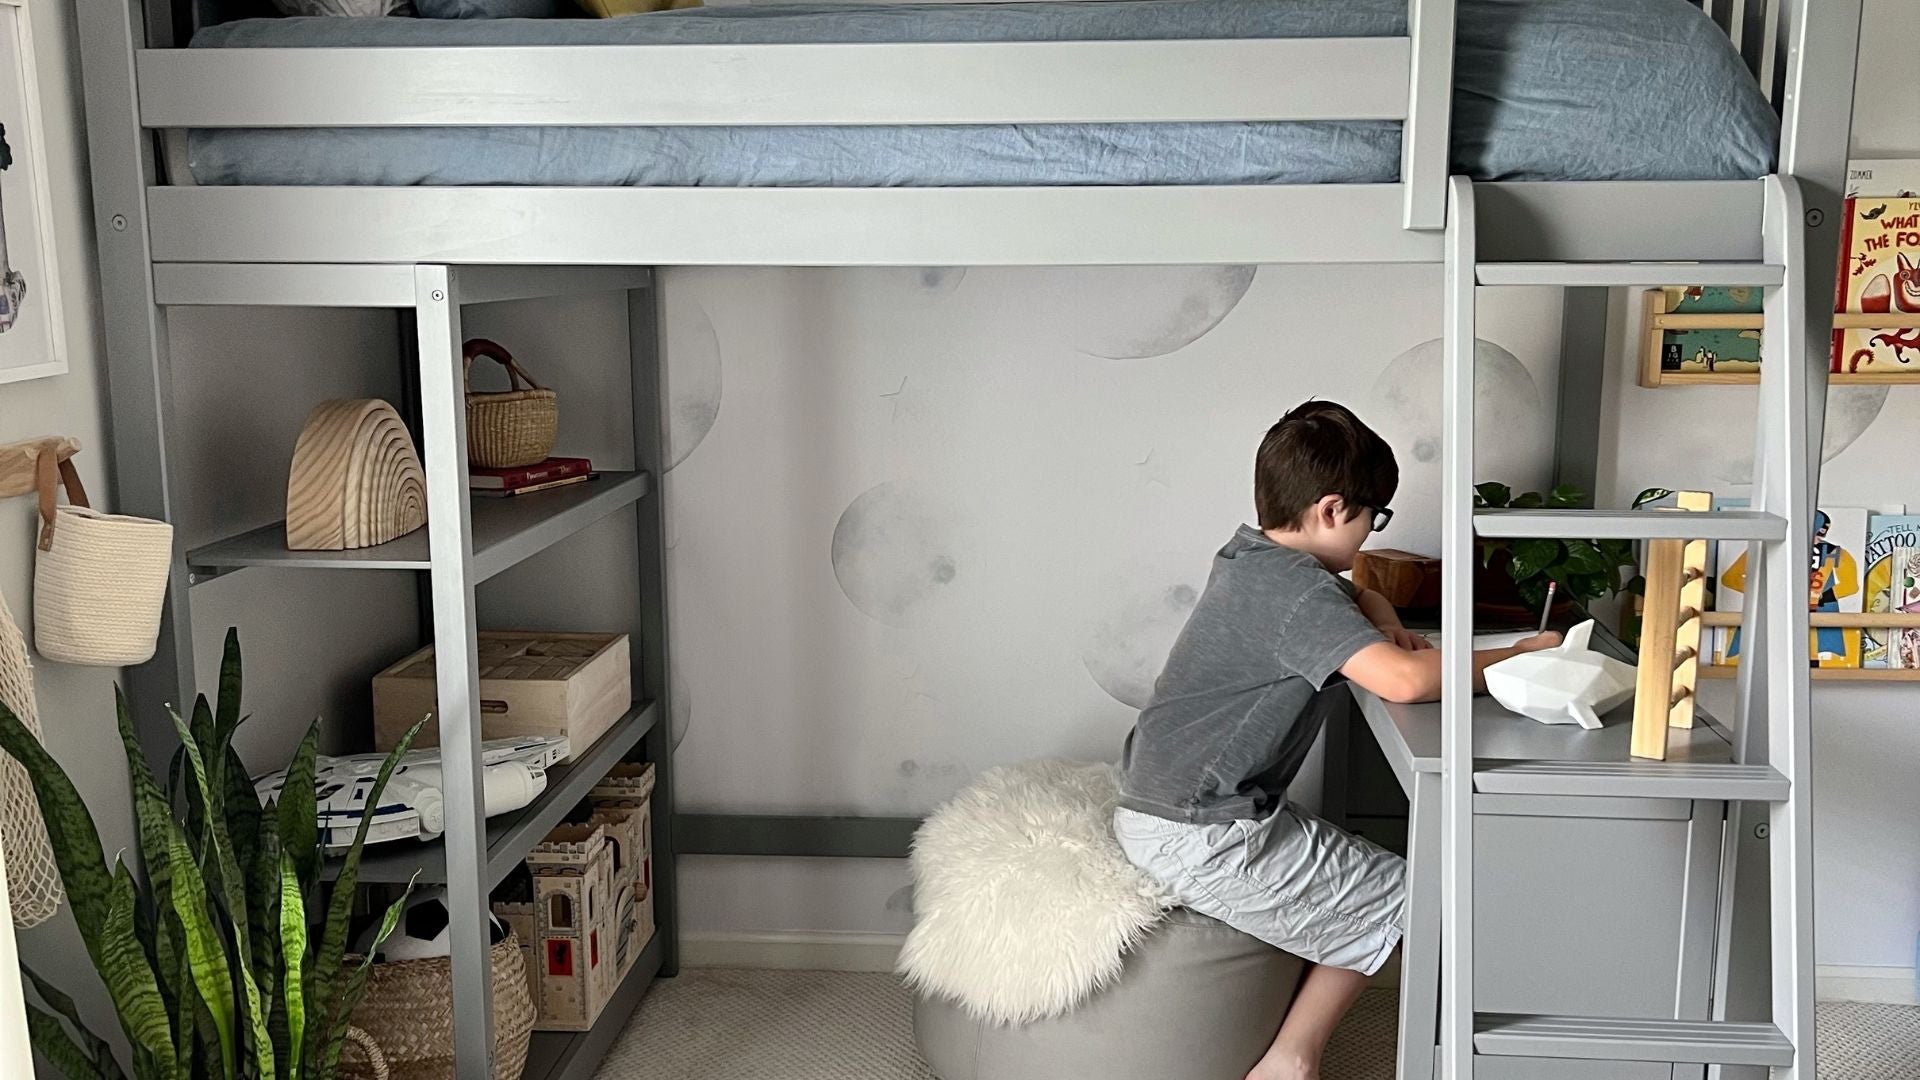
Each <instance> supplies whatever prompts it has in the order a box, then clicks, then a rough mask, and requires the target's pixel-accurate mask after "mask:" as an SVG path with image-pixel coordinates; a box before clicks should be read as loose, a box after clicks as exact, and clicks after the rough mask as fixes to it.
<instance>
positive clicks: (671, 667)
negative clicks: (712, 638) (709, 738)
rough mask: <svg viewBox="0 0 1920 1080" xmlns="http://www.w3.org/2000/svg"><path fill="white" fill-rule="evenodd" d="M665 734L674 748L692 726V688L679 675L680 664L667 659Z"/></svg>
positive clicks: (678, 745) (676, 747)
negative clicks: (667, 699) (666, 725)
mask: <svg viewBox="0 0 1920 1080" xmlns="http://www.w3.org/2000/svg"><path fill="white" fill-rule="evenodd" d="M667 694H668V698H669V701H668V710H667V724H668V727H667V735H668V742H670V743H671V744H672V746H673V748H674V749H675V750H678V749H680V744H681V742H683V741H685V739H686V737H687V729H688V728H690V727H692V726H693V690H692V689H691V688H689V687H688V686H687V681H686V680H685V679H683V678H681V677H680V665H679V664H677V663H675V662H674V661H672V660H671V659H670V660H668V661H667Z"/></svg>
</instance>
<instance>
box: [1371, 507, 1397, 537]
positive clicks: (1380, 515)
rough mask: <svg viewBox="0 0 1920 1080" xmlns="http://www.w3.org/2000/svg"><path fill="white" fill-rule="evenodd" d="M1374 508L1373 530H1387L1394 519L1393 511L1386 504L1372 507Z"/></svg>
mask: <svg viewBox="0 0 1920 1080" xmlns="http://www.w3.org/2000/svg"><path fill="white" fill-rule="evenodd" d="M1370 509H1372V510H1373V531H1374V532H1386V531H1387V525H1388V524H1390V523H1391V522H1392V521H1393V511H1392V510H1389V509H1387V508H1386V507H1384V506H1378V507H1371V508H1370Z"/></svg>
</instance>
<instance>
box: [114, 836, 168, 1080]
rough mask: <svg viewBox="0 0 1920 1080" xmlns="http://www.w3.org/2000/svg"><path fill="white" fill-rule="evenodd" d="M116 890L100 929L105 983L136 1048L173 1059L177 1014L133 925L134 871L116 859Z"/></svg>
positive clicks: (166, 1058) (121, 1022)
mask: <svg viewBox="0 0 1920 1080" xmlns="http://www.w3.org/2000/svg"><path fill="white" fill-rule="evenodd" d="M111 887H112V889H113V892H112V894H111V896H110V898H109V901H108V906H107V921H106V924H105V925H104V926H102V927H101V942H100V960H98V961H96V963H97V964H98V966H99V969H100V981H101V982H104V983H106V984H107V993H108V995H109V996H110V997H112V998H113V1004H114V1008H115V1010H116V1011H118V1012H119V1014H120V1024H121V1026H122V1027H123V1028H125V1029H126V1032H127V1041H128V1042H129V1043H131V1044H132V1045H133V1046H134V1047H135V1048H136V1051H138V1050H145V1051H146V1052H147V1053H149V1054H152V1055H153V1056H154V1057H155V1058H157V1059H159V1060H163V1061H166V1062H168V1063H169V1064H171V1063H172V1061H173V1058H174V1048H173V1025H172V1018H171V1017H170V1016H168V1014H167V1005H166V1002H165V1001H164V1000H163V999H162V998H161V997H160V982H159V980H158V979H156V978H155V977H154V974H153V968H152V966H150V965H149V963H148V962H147V952H146V950H145V949H144V948H142V947H141V945H140V939H139V938H138V937H136V936H135V934H134V929H133V911H134V906H135V903H136V901H135V898H134V890H133V872H132V871H131V870H128V869H127V865H126V864H125V863H122V862H116V863H115V864H114V867H113V878H112V883H111Z"/></svg>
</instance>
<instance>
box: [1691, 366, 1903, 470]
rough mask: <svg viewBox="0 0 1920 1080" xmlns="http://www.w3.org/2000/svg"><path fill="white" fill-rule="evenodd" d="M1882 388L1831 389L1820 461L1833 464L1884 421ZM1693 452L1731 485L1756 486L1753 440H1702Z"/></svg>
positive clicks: (1821, 442) (1885, 387)
mask: <svg viewBox="0 0 1920 1080" xmlns="http://www.w3.org/2000/svg"><path fill="white" fill-rule="evenodd" d="M1890 389H1892V388H1891V387H1888V386H1885V385H1879V386H1873V385H1868V386H1833V387H1829V388H1828V389H1827V426H1826V431H1825V433H1824V435H1823V436H1822V438H1821V440H1820V460H1821V461H1832V460H1833V459H1834V458H1836V457H1839V456H1840V454H1841V452H1842V451H1844V450H1846V448H1847V447H1849V446H1852V445H1853V444H1854V442H1855V441H1856V440H1858V439H1859V438H1860V436H1862V435H1864V434H1866V431H1867V428H1869V427H1871V426H1873V422H1874V421H1875V420H1877V419H1879V418H1880V410H1881V409H1882V408H1884V407H1885V406H1886V404H1887V391H1888V390H1890ZM1696 441H1697V442H1698V443H1699V445H1697V446H1695V447H1693V448H1692V449H1693V450H1695V451H1696V452H1698V453H1699V454H1701V455H1702V456H1703V457H1705V458H1706V459H1707V460H1708V461H1710V462H1712V463H1713V472H1714V475H1715V476H1718V477H1719V478H1720V479H1722V480H1725V481H1726V482H1728V483H1730V484H1751V483H1753V443H1752V441H1751V440H1750V439H1744V438H1743V439H1738V440H1733V441H1731V442H1729V441H1728V440H1725V439H1719V440H1714V439H1698V438H1697V440H1696Z"/></svg>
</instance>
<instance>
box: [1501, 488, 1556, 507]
mask: <svg viewBox="0 0 1920 1080" xmlns="http://www.w3.org/2000/svg"><path fill="white" fill-rule="evenodd" d="M1509 505H1511V506H1512V507H1513V508H1514V509H1515V510H1538V509H1540V508H1541V507H1542V506H1545V505H1547V500H1546V497H1545V496H1543V495H1541V494H1540V493H1539V492H1537V491H1529V492H1527V493H1526V494H1524V495H1516V496H1514V498H1513V502H1512V503H1510V504H1509Z"/></svg>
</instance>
